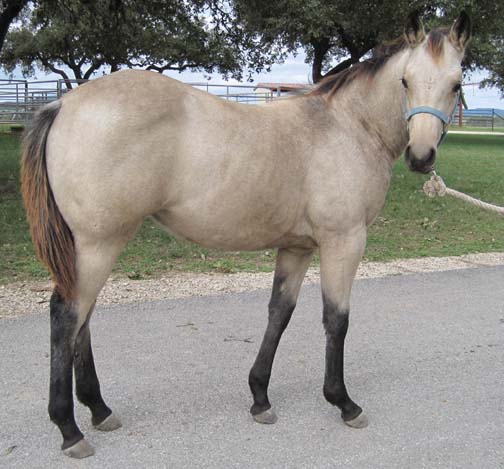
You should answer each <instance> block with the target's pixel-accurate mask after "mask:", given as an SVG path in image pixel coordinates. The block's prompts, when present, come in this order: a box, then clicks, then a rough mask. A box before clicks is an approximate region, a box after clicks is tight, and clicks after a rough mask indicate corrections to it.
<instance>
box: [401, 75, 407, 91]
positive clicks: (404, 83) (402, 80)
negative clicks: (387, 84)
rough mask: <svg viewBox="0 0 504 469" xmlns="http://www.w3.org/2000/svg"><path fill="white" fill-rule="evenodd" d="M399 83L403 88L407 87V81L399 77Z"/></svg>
mask: <svg viewBox="0 0 504 469" xmlns="http://www.w3.org/2000/svg"><path fill="white" fill-rule="evenodd" d="M401 83H402V85H403V86H404V88H405V89H408V82H407V81H406V80H405V79H404V78H401Z"/></svg>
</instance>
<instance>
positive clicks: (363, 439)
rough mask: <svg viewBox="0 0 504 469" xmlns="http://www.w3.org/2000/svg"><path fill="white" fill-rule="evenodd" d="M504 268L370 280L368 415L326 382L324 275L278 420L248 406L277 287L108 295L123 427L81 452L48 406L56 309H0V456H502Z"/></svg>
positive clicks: (357, 377) (354, 340)
mask: <svg viewBox="0 0 504 469" xmlns="http://www.w3.org/2000/svg"><path fill="white" fill-rule="evenodd" d="M503 286H504V267H495V268H480V269H470V270H459V271H450V272H442V273H431V274H418V275H407V276H396V277H387V278H381V279H372V280H361V281H358V282H356V285H355V287H354V292H353V303H352V306H353V308H352V312H351V325H350V332H349V336H348V339H347V355H346V357H347V359H346V372H347V373H346V375H347V380H346V381H347V387H348V388H349V391H350V394H351V395H352V397H353V399H354V400H355V401H357V402H358V403H359V404H360V405H361V406H362V407H363V408H364V409H365V411H366V412H367V414H368V417H369V420H370V426H369V427H368V428H366V429H364V430H356V429H352V428H348V427H346V426H344V425H343V424H342V422H341V420H340V418H339V414H338V412H337V410H336V409H334V408H332V407H331V406H330V405H329V404H327V403H326V402H325V401H324V399H323V396H322V392H321V390H322V382H323V374H324V372H323V367H324V364H323V356H324V334H323V329H322V325H321V300H320V293H319V287H318V286H308V287H305V288H304V289H303V291H302V292H301V298H300V301H299V303H298V308H297V310H296V312H295V313H294V317H293V319H292V321H291V324H290V326H289V328H288V329H287V331H286V333H285V334H284V338H283V340H282V343H281V344H280V348H279V351H278V354H277V360H276V362H275V366H274V370H273V377H272V381H271V386H270V398H271V400H272V403H273V406H274V407H275V409H276V411H277V414H278V416H279V420H278V423H277V424H275V425H272V426H263V425H259V424H257V423H255V422H253V421H252V419H251V418H250V416H249V414H248V408H249V406H250V404H251V397H250V395H249V390H248V386H247V375H248V371H249V368H250V366H251V365H252V362H253V360H254V357H255V354H256V352H257V350H258V347H259V343H260V339H261V337H262V333H263V330H264V327H265V324H266V317H267V313H266V304H267V302H268V296H269V292H268V291H265V290H260V291H254V292H249V293H240V294H228V295H223V296H214V297H204V298H191V299H183V300H170V301H162V302H155V303H148V304H141V305H122V306H117V307H112V308H98V310H97V312H96V313H95V316H94V318H93V322H92V327H93V331H94V336H93V342H94V351H95V357H96V361H97V366H98V372H99V374H100V376H101V381H102V391H103V394H104V396H105V399H106V400H107V402H108V403H109V405H110V406H111V407H112V408H113V409H114V411H115V412H116V413H117V414H118V415H119V416H121V419H122V421H123V428H121V429H120V430H118V431H116V432H113V433H108V434H105V433H99V432H97V431H95V430H93V429H92V428H91V425H90V421H89V415H88V412H87V410H86V409H85V408H83V407H82V406H81V405H80V404H77V405H76V414H77V418H78V421H79V422H80V425H81V429H82V430H83V431H84V432H85V434H86V436H87V438H88V440H89V442H90V443H91V444H93V445H94V447H95V448H96V455H95V456H93V457H92V458H89V459H86V460H82V461H74V460H70V459H68V458H66V457H65V456H63V455H62V454H61V452H60V451H59V445H60V435H59V432H58V431H57V429H56V427H54V426H53V425H52V424H51V423H50V422H49V420H48V417H47V413H46V407H47V387H48V366H49V358H48V350H49V345H48V336H49V334H48V332H49V328H48V321H47V315H45V314H44V315H40V314H34V315H29V316H24V317H19V318H17V319H5V320H2V321H0V356H1V362H0V383H1V391H0V396H1V399H0V466H1V467H20V468H21V467H23V468H28V467H36V468H59V467H79V468H87V467H90V468H121V469H126V468H140V467H142V468H143V467H156V468H157V467H169V468H185V467H191V468H192V467H205V468H228V467H244V468H245V467H247V468H249V467H250V468H256V467H257V468H263V467H271V468H297V467H317V468H326V467H344V468H359V469H361V468H396V467H397V468H401V469H404V468H421V467H426V468H437V467H439V468H485V469H489V468H504V386H503V374H504V371H503V370H504V367H503V365H504V288H503Z"/></svg>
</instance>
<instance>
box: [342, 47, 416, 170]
mask: <svg viewBox="0 0 504 469" xmlns="http://www.w3.org/2000/svg"><path fill="white" fill-rule="evenodd" d="M407 57H408V51H407V50H405V51H402V52H399V53H397V54H396V55H395V56H393V57H391V58H390V59H389V60H388V62H387V63H386V64H385V65H384V66H383V68H382V69H381V70H379V72H378V73H377V75H376V76H375V77H373V79H372V82H371V84H369V83H366V80H365V79H364V80H359V83H356V84H355V85H356V89H355V90H354V92H352V93H350V96H349V100H350V101H351V105H352V107H353V111H352V112H354V113H356V116H357V119H358V121H359V122H360V123H361V124H362V125H363V127H364V128H365V130H366V131H367V132H368V133H369V134H370V135H371V136H372V137H373V140H375V141H376V140H377V141H378V142H379V144H380V145H381V146H382V147H383V149H384V151H385V153H386V155H387V157H388V158H389V159H390V160H391V161H394V160H396V159H397V158H398V157H399V156H400V154H401V153H402V152H403V150H404V148H405V146H406V144H407V140H408V134H407V127H406V122H405V120H404V114H403V110H402V107H403V94H404V91H403V89H402V85H401V78H402V76H403V73H404V68H405V66H406V61H407Z"/></svg>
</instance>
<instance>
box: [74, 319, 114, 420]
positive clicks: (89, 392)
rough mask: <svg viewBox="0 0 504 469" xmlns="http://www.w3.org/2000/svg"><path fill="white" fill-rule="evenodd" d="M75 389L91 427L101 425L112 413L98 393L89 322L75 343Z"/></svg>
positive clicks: (98, 385) (98, 387) (98, 384)
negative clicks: (88, 417) (90, 420)
mask: <svg viewBox="0 0 504 469" xmlns="http://www.w3.org/2000/svg"><path fill="white" fill-rule="evenodd" d="M74 368H75V387H76V394H77V398H78V399H79V401H80V402H82V403H83V404H84V405H86V406H87V407H89V409H90V410H91V415H92V417H91V418H92V422H93V425H98V424H100V423H102V422H103V421H104V420H105V419H106V418H107V417H108V416H109V415H110V414H111V413H112V411H111V410H110V409H109V408H108V407H107V405H106V404H105V402H104V401H103V398H102V396H101V392H100V383H99V381H98V376H97V374H96V368H95V364H94V359H93V350H92V348H91V333H90V331H89V322H86V324H84V326H83V327H82V329H81V330H80V332H79V334H78V336H77V339H76V342H75V355H74Z"/></svg>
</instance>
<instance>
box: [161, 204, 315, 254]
mask: <svg viewBox="0 0 504 469" xmlns="http://www.w3.org/2000/svg"><path fill="white" fill-rule="evenodd" d="M154 218H155V220H156V221H158V222H159V223H160V224H161V225H162V226H163V227H164V228H165V229H166V230H167V231H168V232H169V233H172V234H174V235H175V236H177V237H179V238H183V239H186V240H188V241H191V242H193V243H196V244H199V245H201V246H205V247H208V248H218V249H224V250H233V251H254V250H258V249H265V248H271V247H281V246H297V247H312V245H313V241H312V239H311V236H310V233H309V232H308V231H307V230H306V229H303V228H302V227H301V226H298V225H299V224H296V223H293V222H290V223H289V222H288V221H287V220H286V219H285V218H284V217H283V216H281V215H279V216H278V217H275V216H274V215H272V214H271V213H267V214H265V213H263V214H258V213H256V214H243V213H242V214H236V213H228V214H226V216H222V214H219V213H215V212H214V213H212V212H210V211H206V212H199V213H193V212H192V211H190V210H184V211H182V212H179V211H178V210H173V211H172V210H163V211H161V212H158V213H156V214H155V215H154Z"/></svg>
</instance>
